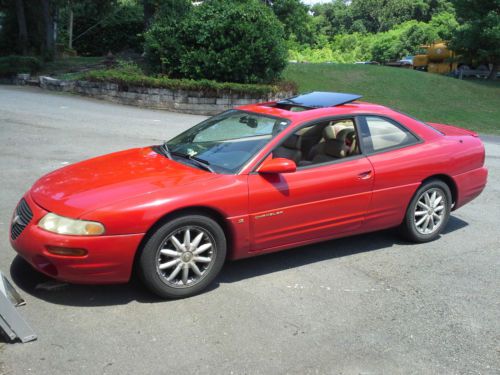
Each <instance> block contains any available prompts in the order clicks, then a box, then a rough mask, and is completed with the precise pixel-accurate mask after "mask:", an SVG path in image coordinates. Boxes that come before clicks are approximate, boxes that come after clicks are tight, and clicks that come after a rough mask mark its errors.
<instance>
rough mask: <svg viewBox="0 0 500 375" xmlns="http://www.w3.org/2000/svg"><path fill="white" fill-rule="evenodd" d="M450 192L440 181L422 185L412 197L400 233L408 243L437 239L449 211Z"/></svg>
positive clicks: (446, 220) (431, 181) (430, 181)
mask: <svg viewBox="0 0 500 375" xmlns="http://www.w3.org/2000/svg"><path fill="white" fill-rule="evenodd" d="M451 202H452V198H451V191H450V188H449V187H448V185H447V184H446V183H445V182H443V181H441V180H429V181H427V182H425V183H424V184H422V186H420V188H419V189H418V190H417V192H416V193H415V195H414V196H413V198H412V200H411V202H410V204H409V205H408V208H407V210H406V215H405V219H404V221H403V223H402V224H401V227H400V231H401V234H402V235H403V237H404V238H405V239H407V240H409V241H412V242H417V243H423V242H429V241H433V240H435V239H436V238H438V237H439V235H440V233H441V232H442V230H443V229H444V228H445V227H446V224H447V223H448V219H449V217H450V211H451Z"/></svg>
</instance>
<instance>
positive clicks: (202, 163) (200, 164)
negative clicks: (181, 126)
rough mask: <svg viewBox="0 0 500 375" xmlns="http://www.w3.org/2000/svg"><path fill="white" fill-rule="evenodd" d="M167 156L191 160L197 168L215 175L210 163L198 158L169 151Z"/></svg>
mask: <svg viewBox="0 0 500 375" xmlns="http://www.w3.org/2000/svg"><path fill="white" fill-rule="evenodd" d="M167 148H168V146H167ZM169 154H170V155H175V156H180V157H181V158H185V159H188V160H191V161H192V162H193V163H194V164H196V165H197V166H198V167H201V168H203V169H206V170H207V171H209V172H212V173H215V170H214V169H213V168H212V167H211V166H210V163H209V162H208V161H207V160H204V159H200V158H197V157H196V156H192V155H188V154H183V153H182V152H177V151H169Z"/></svg>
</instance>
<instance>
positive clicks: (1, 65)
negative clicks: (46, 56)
mask: <svg viewBox="0 0 500 375" xmlns="http://www.w3.org/2000/svg"><path fill="white" fill-rule="evenodd" d="M41 66H42V64H41V62H40V60H38V59H37V58H35V57H31V56H17V55H11V56H5V57H0V76H2V77H6V76H13V75H16V74H18V73H36V72H37V71H39V70H40V68H41Z"/></svg>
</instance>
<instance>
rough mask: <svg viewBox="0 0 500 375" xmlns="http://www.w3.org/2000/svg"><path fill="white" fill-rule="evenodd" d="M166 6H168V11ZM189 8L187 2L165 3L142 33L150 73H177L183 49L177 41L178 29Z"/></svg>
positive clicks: (176, 0)
mask: <svg viewBox="0 0 500 375" xmlns="http://www.w3.org/2000/svg"><path fill="white" fill-rule="evenodd" d="M166 5H169V7H168V11H167V8H166ZM191 7H192V6H191V2H190V1H188V0H174V1H172V0H170V1H169V2H166V4H164V5H163V7H162V8H161V9H160V10H159V11H158V13H157V14H156V19H155V21H154V22H153V24H152V25H151V27H150V28H149V29H148V31H147V32H146V33H144V50H145V52H146V58H147V60H148V62H149V67H150V70H151V71H152V72H155V73H159V72H160V73H163V74H174V73H175V72H177V69H178V67H179V66H180V56H181V55H182V49H183V46H182V45H181V43H180V41H179V29H180V27H181V26H180V25H181V22H182V21H183V20H184V18H185V17H186V15H187V14H188V13H189V12H190V10H191Z"/></svg>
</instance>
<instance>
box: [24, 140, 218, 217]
mask: <svg viewBox="0 0 500 375" xmlns="http://www.w3.org/2000/svg"><path fill="white" fill-rule="evenodd" d="M216 176H217V175H216V174H212V173H210V172H207V171H204V170H201V169H197V168H195V167H190V166H187V165H184V164H182V163H178V162H176V161H173V160H170V159H168V158H167V157H165V156H163V155H160V154H158V153H156V152H155V151H153V149H152V148H151V147H147V148H139V149H131V150H125V151H120V152H116V153H113V154H108V155H103V156H99V157H97V158H93V159H89V160H85V161H82V162H79V163H76V164H72V165H69V166H67V167H64V168H61V169H58V170H56V171H54V172H52V173H49V174H47V175H45V176H43V177H42V178H40V179H39V180H38V181H37V182H36V183H35V184H34V185H33V187H32V189H31V192H30V193H31V197H32V198H33V200H34V201H35V202H36V203H37V204H38V205H39V206H41V207H42V208H44V209H45V210H47V211H50V212H54V213H56V214H58V215H62V216H67V217H72V218H78V217H81V216H82V215H84V214H85V213H88V212H90V211H93V210H95V209H97V208H100V207H104V206H107V205H109V204H112V203H116V202H118V201H121V200H126V199H130V198H132V197H136V196H138V195H143V194H150V193H153V192H154V191H157V190H161V189H163V190H165V194H168V193H169V191H173V190H175V189H178V188H179V187H180V186H185V185H190V184H197V183H202V182H204V181H205V180H207V179H212V178H215V177H216Z"/></svg>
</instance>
